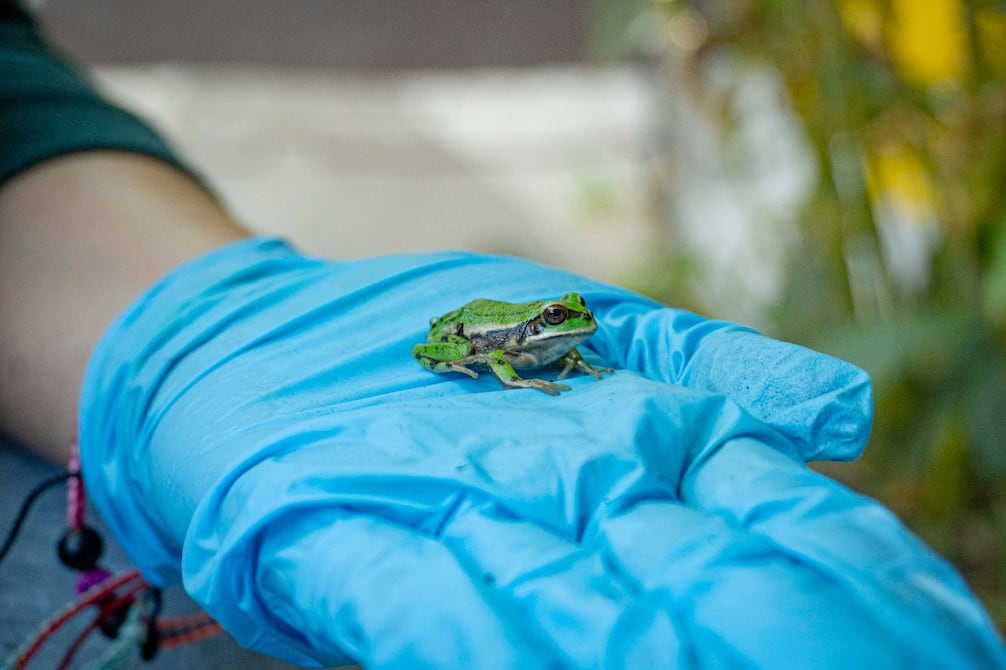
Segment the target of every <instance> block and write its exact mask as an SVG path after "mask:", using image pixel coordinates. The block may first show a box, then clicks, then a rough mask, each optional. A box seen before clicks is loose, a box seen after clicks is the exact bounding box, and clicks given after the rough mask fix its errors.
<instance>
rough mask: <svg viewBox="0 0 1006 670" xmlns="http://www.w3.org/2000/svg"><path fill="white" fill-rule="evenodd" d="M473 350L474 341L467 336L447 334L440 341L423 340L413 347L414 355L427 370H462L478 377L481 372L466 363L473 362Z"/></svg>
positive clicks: (439, 371)
mask: <svg viewBox="0 0 1006 670" xmlns="http://www.w3.org/2000/svg"><path fill="white" fill-rule="evenodd" d="M472 350H473V349H472V343H471V342H469V341H468V340H466V339H465V338H463V337H458V336H456V335H445V336H444V337H443V338H441V339H440V341H437V342H423V343H422V344H417V345H416V346H414V347H412V356H413V357H414V358H415V359H416V360H417V361H419V363H420V364H421V365H422V366H423V367H424V368H426V369H427V370H432V371H433V372H438V373H441V374H443V373H445V372H460V373H462V374H466V375H468V376H469V377H471V378H472V379H477V378H478V376H479V373H477V372H475V371H474V370H472V369H470V368H468V367H467V366H466V365H465V363H466V362H472V360H471V353H472Z"/></svg>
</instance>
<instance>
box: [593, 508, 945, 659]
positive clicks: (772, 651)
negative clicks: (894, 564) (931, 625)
mask: <svg viewBox="0 0 1006 670" xmlns="http://www.w3.org/2000/svg"><path fill="white" fill-rule="evenodd" d="M597 541H598V543H599V545H600V546H601V549H600V551H601V553H602V554H603V556H604V557H605V559H606V561H607V562H608V563H609V564H610V565H611V566H612V569H613V570H614V571H617V572H619V573H621V574H622V575H624V579H625V580H628V581H632V582H633V583H635V585H636V588H637V589H638V590H639V591H640V592H644V593H651V594H654V595H655V596H657V595H659V596H660V597H661V598H662V599H664V601H665V602H668V603H673V606H674V608H676V610H677V611H678V612H679V617H680V619H681V620H683V621H687V622H688V625H689V627H690V631H689V634H688V638H687V639H688V641H689V643H690V644H692V645H693V646H692V649H691V650H690V654H691V656H692V657H693V658H697V659H701V660H700V663H699V665H700V666H706V665H710V664H713V663H714V662H721V663H722V662H726V663H728V664H729V665H730V666H734V665H739V666H742V667H744V666H749V667H773V666H775V665H777V664H778V662H779V659H780V658H792V659H800V660H799V662H798V663H797V665H799V666H800V667H850V668H853V667H864V668H865V667H924V666H925V664H924V663H922V661H925V660H926V659H929V658H930V651H929V650H928V649H925V650H920V649H919V647H918V645H917V644H916V643H915V641H913V640H912V639H896V638H893V637H892V635H891V634H890V630H889V628H890V626H888V622H887V621H886V619H885V616H886V615H887V614H889V612H887V611H885V610H882V609H881V610H878V609H877V608H876V602H875V601H873V600H871V599H864V598H862V597H861V595H862V594H861V593H860V592H858V591H850V590H848V589H847V588H846V587H845V585H844V584H842V583H840V582H836V581H835V580H833V579H832V578H831V576H830V575H827V574H822V573H821V572H820V571H818V570H817V569H816V567H815V566H813V565H808V564H806V563H803V562H802V561H800V560H799V559H798V558H796V557H794V556H792V555H791V554H789V553H788V552H786V551H783V550H781V549H780V548H779V547H777V546H776V545H775V544H774V543H773V542H772V540H771V539H769V538H767V537H765V536H762V535H758V534H756V533H749V532H747V531H745V530H744V529H742V528H738V527H736V526H734V525H732V524H730V523H728V522H727V521H726V520H725V519H723V518H721V517H719V516H717V515H713V514H709V513H706V512H702V511H699V510H695V509H690V508H687V507H684V506H683V505H681V504H679V503H673V502H662V501H642V502H640V503H638V504H635V505H633V506H631V507H629V508H627V509H625V510H622V511H620V512H619V513H616V514H614V515H612V516H610V517H609V518H607V519H604V520H603V521H602V522H601V523H600V524H599V527H598V536H597ZM711 656H712V657H711Z"/></svg>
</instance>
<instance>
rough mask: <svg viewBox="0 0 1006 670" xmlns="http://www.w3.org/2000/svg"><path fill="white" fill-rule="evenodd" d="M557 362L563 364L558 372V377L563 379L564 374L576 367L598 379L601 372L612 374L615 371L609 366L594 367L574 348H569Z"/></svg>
mask: <svg viewBox="0 0 1006 670" xmlns="http://www.w3.org/2000/svg"><path fill="white" fill-rule="evenodd" d="M558 363H559V364H560V365H563V366H564V367H563V368H562V372H560V373H559V377H558V378H559V379H565V378H566V375H568V374H569V373H570V372H572V371H573V368H576V369H577V370H579V371H580V372H583V373H586V374H588V375H593V376H594V379H600V378H601V373H602V372H603V373H607V374H609V375H610V374H613V373H614V372H615V371H614V370H612V369H611V368H595V367H594V366H593V365H591V364H590V363H588V362H587V361H585V360H583V356H581V355H580V352H579V351H577V350H576V348H573V349H570V350H569V351H568V352H566V355H565V356H563V357H562V358H560V359H559V361H558Z"/></svg>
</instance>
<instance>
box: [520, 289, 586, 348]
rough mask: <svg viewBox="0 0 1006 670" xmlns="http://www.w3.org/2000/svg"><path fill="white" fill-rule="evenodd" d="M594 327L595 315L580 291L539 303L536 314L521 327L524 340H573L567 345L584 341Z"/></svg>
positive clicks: (574, 344)
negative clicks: (573, 341)
mask: <svg viewBox="0 0 1006 670" xmlns="http://www.w3.org/2000/svg"><path fill="white" fill-rule="evenodd" d="M595 330H597V322H596V321H595V320H594V315H593V314H592V313H591V311H590V310H589V309H587V303H586V302H584V300H583V297H582V296H581V295H580V294H579V293H567V294H566V295H564V296H562V297H561V298H559V299H558V300H546V301H543V302H541V303H539V307H538V314H537V316H535V317H533V318H531V319H529V320H528V321H527V323H526V325H525V328H524V333H523V335H524V338H523V339H524V340H525V341H526V342H533V341H535V340H551V339H563V340H575V341H576V342H575V343H572V344H569V346H576V344H577V343H579V342H582V341H583V340H586V339H587V338H588V337H590V336H591V335H593V334H594V331H595Z"/></svg>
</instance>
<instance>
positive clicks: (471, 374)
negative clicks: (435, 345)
mask: <svg viewBox="0 0 1006 670" xmlns="http://www.w3.org/2000/svg"><path fill="white" fill-rule="evenodd" d="M447 367H448V368H449V369H451V370H454V372H460V373H461V374H465V375H468V376H469V377H471V378H472V379H478V378H479V373H477V372H475V370H472V369H471V368H467V367H465V366H464V365H460V364H458V363H447Z"/></svg>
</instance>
